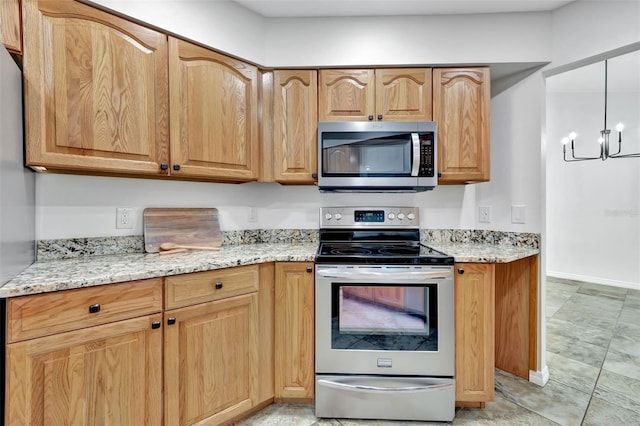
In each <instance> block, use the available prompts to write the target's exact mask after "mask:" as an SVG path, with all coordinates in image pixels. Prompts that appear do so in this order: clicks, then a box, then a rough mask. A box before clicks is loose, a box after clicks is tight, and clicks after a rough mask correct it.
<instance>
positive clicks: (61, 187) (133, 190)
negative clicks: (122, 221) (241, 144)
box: [36, 174, 475, 239]
mask: <svg viewBox="0 0 640 426" xmlns="http://www.w3.org/2000/svg"><path fill="white" fill-rule="evenodd" d="M36 183H37V197H36V205H37V210H36V214H37V221H36V234H37V239H52V238H76V237H94V236H112V235H136V234H138V235H140V234H142V212H143V210H144V208H146V207H215V208H217V209H218V210H219V213H220V226H221V228H222V229H223V230H237V229H254V228H314V229H315V228H318V216H319V214H318V208H319V207H320V206H329V205H337V206H342V205H344V206H357V205H409V206H418V207H420V208H421V211H420V216H421V218H420V219H421V222H422V225H423V227H428V228H473V227H474V221H475V216H474V205H475V201H474V188H473V186H447V187H444V186H443V187H438V188H436V189H435V190H433V191H430V192H424V193H418V194H333V193H329V194H327V193H320V192H319V191H318V189H317V188H316V187H313V186H280V185H278V184H274V183H248V184H242V185H234V184H220V183H205V182H179V181H170V182H166V181H160V180H147V179H129V178H111V177H96V176H76V175H55V174H51V175H49V174H40V175H37V180H36ZM116 207H130V208H133V209H134V212H133V213H134V214H133V217H134V228H133V229H132V230H116V229H115V211H116ZM251 208H255V209H256V213H257V222H249V213H250V209H251Z"/></svg>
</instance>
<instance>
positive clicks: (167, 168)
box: [160, 163, 169, 170]
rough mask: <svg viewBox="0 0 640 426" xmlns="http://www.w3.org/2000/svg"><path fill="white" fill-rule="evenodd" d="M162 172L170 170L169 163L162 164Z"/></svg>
mask: <svg viewBox="0 0 640 426" xmlns="http://www.w3.org/2000/svg"><path fill="white" fill-rule="evenodd" d="M160 170H169V165H168V164H167V163H160Z"/></svg>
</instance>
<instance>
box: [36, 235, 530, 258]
mask: <svg viewBox="0 0 640 426" xmlns="http://www.w3.org/2000/svg"><path fill="white" fill-rule="evenodd" d="M420 240H421V241H422V242H423V243H424V244H427V245H428V244H429V243H432V244H436V243H469V244H495V245H509V246H517V247H531V248H539V244H540V234H534V233H524V232H504V231H487V230H473V229H422V230H421V231H420ZM317 242H318V230H317V229H246V230H240V231H222V245H223V246H227V245H240V244H260V243H268V244H276V243H317ZM143 252H144V236H142V235H127V236H116V237H87V238H67V239H54V240H41V241H38V248H37V260H38V261H40V262H41V261H47V260H59V259H72V258H77V257H82V256H104V255H112V254H126V253H143Z"/></svg>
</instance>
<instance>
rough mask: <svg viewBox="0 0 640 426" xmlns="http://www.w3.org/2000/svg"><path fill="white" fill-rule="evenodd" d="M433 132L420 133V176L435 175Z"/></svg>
mask: <svg viewBox="0 0 640 426" xmlns="http://www.w3.org/2000/svg"><path fill="white" fill-rule="evenodd" d="M433 147H434V143H433V134H421V135H420V170H419V171H418V176H426V177H433V176H434V173H435V171H434V164H435V162H436V159H435V150H434V149H433Z"/></svg>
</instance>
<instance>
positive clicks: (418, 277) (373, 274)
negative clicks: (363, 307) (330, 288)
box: [316, 269, 452, 282]
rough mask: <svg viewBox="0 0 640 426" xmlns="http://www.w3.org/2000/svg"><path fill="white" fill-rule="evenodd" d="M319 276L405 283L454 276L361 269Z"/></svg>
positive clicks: (437, 272) (422, 272) (426, 272)
mask: <svg viewBox="0 0 640 426" xmlns="http://www.w3.org/2000/svg"><path fill="white" fill-rule="evenodd" d="M316 272H317V274H318V276H319V277H320V278H330V279H331V278H333V279H344V278H347V279H349V280H353V281H358V282H360V281H363V280H367V279H369V280H377V281H380V278H384V277H386V278H392V279H393V280H394V281H395V280H403V281H420V282H422V281H425V280H444V279H447V278H449V277H451V276H452V272H451V271H430V272H429V271H419V272H418V271H416V272H397V271H393V272H391V271H387V272H380V271H372V270H362V269H359V270H357V271H327V272H322V271H317V270H316Z"/></svg>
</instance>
